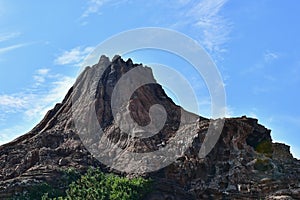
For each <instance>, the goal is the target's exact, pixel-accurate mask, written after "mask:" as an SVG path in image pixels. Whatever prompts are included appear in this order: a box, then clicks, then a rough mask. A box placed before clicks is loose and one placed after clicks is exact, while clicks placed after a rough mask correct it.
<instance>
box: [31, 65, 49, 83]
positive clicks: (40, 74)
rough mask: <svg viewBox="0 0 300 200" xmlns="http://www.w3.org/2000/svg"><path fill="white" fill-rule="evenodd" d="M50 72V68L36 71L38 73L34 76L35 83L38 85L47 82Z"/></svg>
mask: <svg viewBox="0 0 300 200" xmlns="http://www.w3.org/2000/svg"><path fill="white" fill-rule="evenodd" d="M49 72H50V69H47V68H42V69H38V70H37V71H36V74H35V75H34V76H33V79H34V80H35V81H36V83H35V85H36V86H38V85H40V84H42V83H44V82H45V79H46V77H47V75H48V73H49Z"/></svg>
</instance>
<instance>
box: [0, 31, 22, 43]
mask: <svg viewBox="0 0 300 200" xmlns="http://www.w3.org/2000/svg"><path fill="white" fill-rule="evenodd" d="M19 35H21V33H19V32H12V33H4V34H0V42H4V41H6V40H10V39H12V38H15V37H18V36H19Z"/></svg>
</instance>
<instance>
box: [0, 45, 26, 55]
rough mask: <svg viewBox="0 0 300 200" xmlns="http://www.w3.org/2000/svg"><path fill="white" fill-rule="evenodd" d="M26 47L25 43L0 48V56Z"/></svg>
mask: <svg viewBox="0 0 300 200" xmlns="http://www.w3.org/2000/svg"><path fill="white" fill-rule="evenodd" d="M26 45H27V44H25V43H23V44H15V45H11V46H7V47H3V48H0V54H2V53H6V52H8V51H12V50H15V49H18V48H21V47H24V46H26Z"/></svg>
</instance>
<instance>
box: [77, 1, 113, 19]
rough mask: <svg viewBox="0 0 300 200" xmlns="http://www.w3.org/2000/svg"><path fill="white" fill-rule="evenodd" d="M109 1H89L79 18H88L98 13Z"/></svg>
mask: <svg viewBox="0 0 300 200" xmlns="http://www.w3.org/2000/svg"><path fill="white" fill-rule="evenodd" d="M108 1H109V0H89V1H88V6H87V8H86V9H85V11H84V12H83V14H82V15H81V18H86V17H88V16H90V15H91V14H95V13H98V14H99V10H100V8H101V6H103V5H104V4H105V3H107V2H108Z"/></svg>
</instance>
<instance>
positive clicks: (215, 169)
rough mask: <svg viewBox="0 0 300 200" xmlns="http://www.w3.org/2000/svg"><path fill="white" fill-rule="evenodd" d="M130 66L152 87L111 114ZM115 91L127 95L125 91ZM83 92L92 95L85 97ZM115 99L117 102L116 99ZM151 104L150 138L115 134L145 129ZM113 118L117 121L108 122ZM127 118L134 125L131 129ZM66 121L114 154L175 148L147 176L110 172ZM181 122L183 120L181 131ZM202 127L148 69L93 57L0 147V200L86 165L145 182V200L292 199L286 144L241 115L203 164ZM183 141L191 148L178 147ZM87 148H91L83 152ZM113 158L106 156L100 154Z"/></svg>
mask: <svg viewBox="0 0 300 200" xmlns="http://www.w3.org/2000/svg"><path fill="white" fill-rule="evenodd" d="M138 67H141V69H142V70H144V71H145V74H146V75H145V77H143V78H144V79H149V80H152V82H153V83H152V84H147V85H145V86H142V87H139V88H137V89H136V90H135V91H134V92H133V93H132V95H131V96H130V98H129V100H128V101H125V103H124V105H123V104H122V106H123V107H122V108H121V109H120V110H117V111H114V110H112V109H111V101H113V100H114V99H113V89H114V87H115V86H116V85H117V83H118V81H119V80H120V79H121V77H122V76H124V75H125V74H126V73H128V72H129V71H130V70H132V69H135V68H138ZM127 84H129V83H127ZM127 89H128V88H127ZM128 90H129V89H128ZM122 91H123V92H125V93H130V92H131V91H128V92H127V91H126V87H125V88H123V90H122ZM91 92H92V93H93V95H89V94H91ZM117 98H118V99H119V100H120V99H121V100H122V98H124V96H122V95H121V96H118V97H117ZM125 100H126V99H125ZM155 104H159V105H161V106H162V107H163V108H164V110H165V114H166V116H165V118H163V117H162V118H161V120H162V121H164V122H165V123H164V124H163V126H162V128H161V129H160V131H159V132H158V133H157V134H155V135H151V136H149V137H144V138H143V137H138V135H136V137H135V136H134V135H132V134H128V133H126V132H124V130H123V129H122V128H120V126H124V127H125V128H124V129H126V125H128V126H129V129H130V130H137V127H139V126H141V127H143V126H147V125H149V124H150V123H151V113H150V111H151V109H150V108H151V106H152V105H155ZM74 108H75V110H74ZM87 108H88V109H93V110H94V111H95V117H96V120H97V124H96V125H95V124H88V123H91V121H92V119H91V118H92V116H89V115H85V114H84V111H85V109H87ZM123 108H124V109H123ZM125 108H128V109H125ZM114 112H116V113H117V116H118V117H114V114H113V113H114ZM74 114H75V115H76V116H74ZM128 116H130V119H133V120H134V121H135V122H136V124H135V125H134V126H132V127H130V125H131V124H132V123H131V121H130V119H129V117H128ZM159 116H160V115H159ZM74 117H76V118H77V119H79V120H82V121H85V122H86V123H87V126H89V127H94V126H95V130H96V129H97V128H98V129H99V130H100V129H101V130H100V131H102V134H103V136H105V137H106V138H107V139H108V143H110V144H114V145H115V146H117V147H118V148H120V149H121V153H124V152H133V153H147V152H153V151H157V150H159V149H161V148H163V147H164V146H167V145H168V144H170V143H171V142H173V143H174V144H176V145H175V146H177V147H178V151H176V153H175V154H174V156H175V161H174V162H171V163H169V164H168V165H166V166H164V167H163V168H161V169H159V167H157V165H160V164H161V162H163V161H160V160H158V161H156V162H155V161H153V162H151V163H149V164H148V165H147V166H149V167H151V166H152V167H153V168H155V167H157V168H158V170H156V171H151V172H149V171H148V170H147V166H146V165H145V166H143V167H144V168H139V170H137V173H136V174H134V173H133V172H127V171H126V170H125V171H120V170H116V169H115V168H111V166H108V165H107V164H105V163H103V162H100V161H101V160H100V161H99V160H98V159H96V157H97V155H95V154H91V150H93V149H92V147H93V145H94V146H95V148H96V150H97V148H99V146H100V145H99V144H98V143H97V142H98V139H99V138H97V135H95V137H93V138H92V139H91V138H90V137H85V136H82V134H83V133H84V130H80V127H79V128H78V127H77V126H76V123H75V120H74ZM183 119H184V120H186V121H187V122H185V123H184V125H183V126H181V125H182V124H181V122H182V120H183ZM187 119H188V120H187ZM121 123H122V124H121ZM210 123H211V120H209V119H206V118H203V117H200V116H196V115H194V114H192V113H188V112H186V111H184V110H183V109H182V108H181V107H180V106H178V105H175V104H174V103H173V101H172V100H171V99H170V98H169V97H168V96H167V95H166V93H165V92H164V90H163V88H162V87H161V86H160V85H159V84H158V83H156V81H155V79H154V77H153V74H152V71H151V69H150V68H149V67H144V66H142V65H141V64H134V63H133V62H132V60H130V59H128V60H127V61H124V60H123V59H122V58H121V57H120V56H115V57H114V58H113V59H112V60H111V61H110V60H109V58H107V57H105V56H101V58H100V60H99V63H97V64H95V65H94V66H91V67H87V68H86V69H85V70H84V71H83V72H82V73H81V75H80V76H79V77H78V78H77V81H76V82H75V84H74V86H73V87H72V88H71V89H70V90H69V92H68V94H66V96H65V98H64V100H63V101H62V102H61V103H58V104H56V105H55V106H54V108H53V109H52V110H50V111H48V113H47V114H46V116H45V117H44V119H43V120H42V121H41V122H40V123H39V124H38V125H37V126H36V127H34V128H33V129H32V130H31V131H30V132H29V133H27V134H24V135H23V136H21V137H19V138H17V139H15V140H14V141H12V142H10V143H8V144H5V145H2V146H0V199H7V198H9V197H11V196H12V195H14V194H16V193H22V192H24V191H26V190H27V189H28V188H29V187H30V186H32V185H35V184H40V183H42V182H47V183H49V184H50V185H54V186H57V180H59V179H60V178H61V173H62V169H68V168H71V167H72V168H75V169H77V170H79V171H81V172H85V171H86V170H87V168H88V167H90V166H94V167H99V168H101V169H102V170H103V171H104V172H114V173H117V174H120V175H124V176H128V177H131V176H145V177H151V178H152V179H153V180H154V181H155V184H154V190H153V191H152V192H151V193H150V194H149V195H148V197H147V199H149V200H150V199H151V200H158V199H159V200H161V199H165V200H167V199H168V200H170V199H174V200H176V199H178V200H182V199H278V198H286V199H300V162H299V161H298V160H297V159H295V158H293V156H292V155H291V153H290V151H289V147H288V146H287V145H285V144H279V143H273V142H272V139H271V135H270V133H271V131H270V130H269V129H267V128H265V127H264V126H262V125H260V124H259V123H258V120H256V119H252V118H247V117H245V116H243V117H239V118H228V119H226V120H225V124H224V128H223V131H222V133H221V136H220V138H219V139H218V141H217V143H216V145H215V146H214V148H213V149H212V150H211V151H210V153H209V154H208V155H207V156H206V157H205V158H200V157H199V151H200V149H201V147H202V145H203V141H204V139H205V136H206V134H207V130H208V127H209V124H210ZM124 124H125V125H124ZM134 134H138V131H136V132H134ZM177 134H178V136H176V135H177ZM180 135H183V136H186V135H188V137H180ZM174 138H176V140H174ZM188 141H191V144H190V145H188V146H185V145H186V142H188ZM87 143H88V144H93V145H91V146H88V147H87V146H86V145H85V144H87ZM95 144H98V145H95ZM114 153H115V152H114V151H113V150H112V151H110V152H107V155H109V156H113V155H112V154H114ZM172 155H173V154H172ZM124 158H125V157H124ZM126 159H127V157H126ZM123 161H124V162H125V161H126V162H127V165H128V166H131V162H132V163H133V162H135V160H133V159H132V160H130V159H129V158H128V160H123ZM146 161H147V160H146ZM121 163H122V162H121ZM132 167H134V166H132ZM141 169H144V171H143V170H141Z"/></svg>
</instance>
